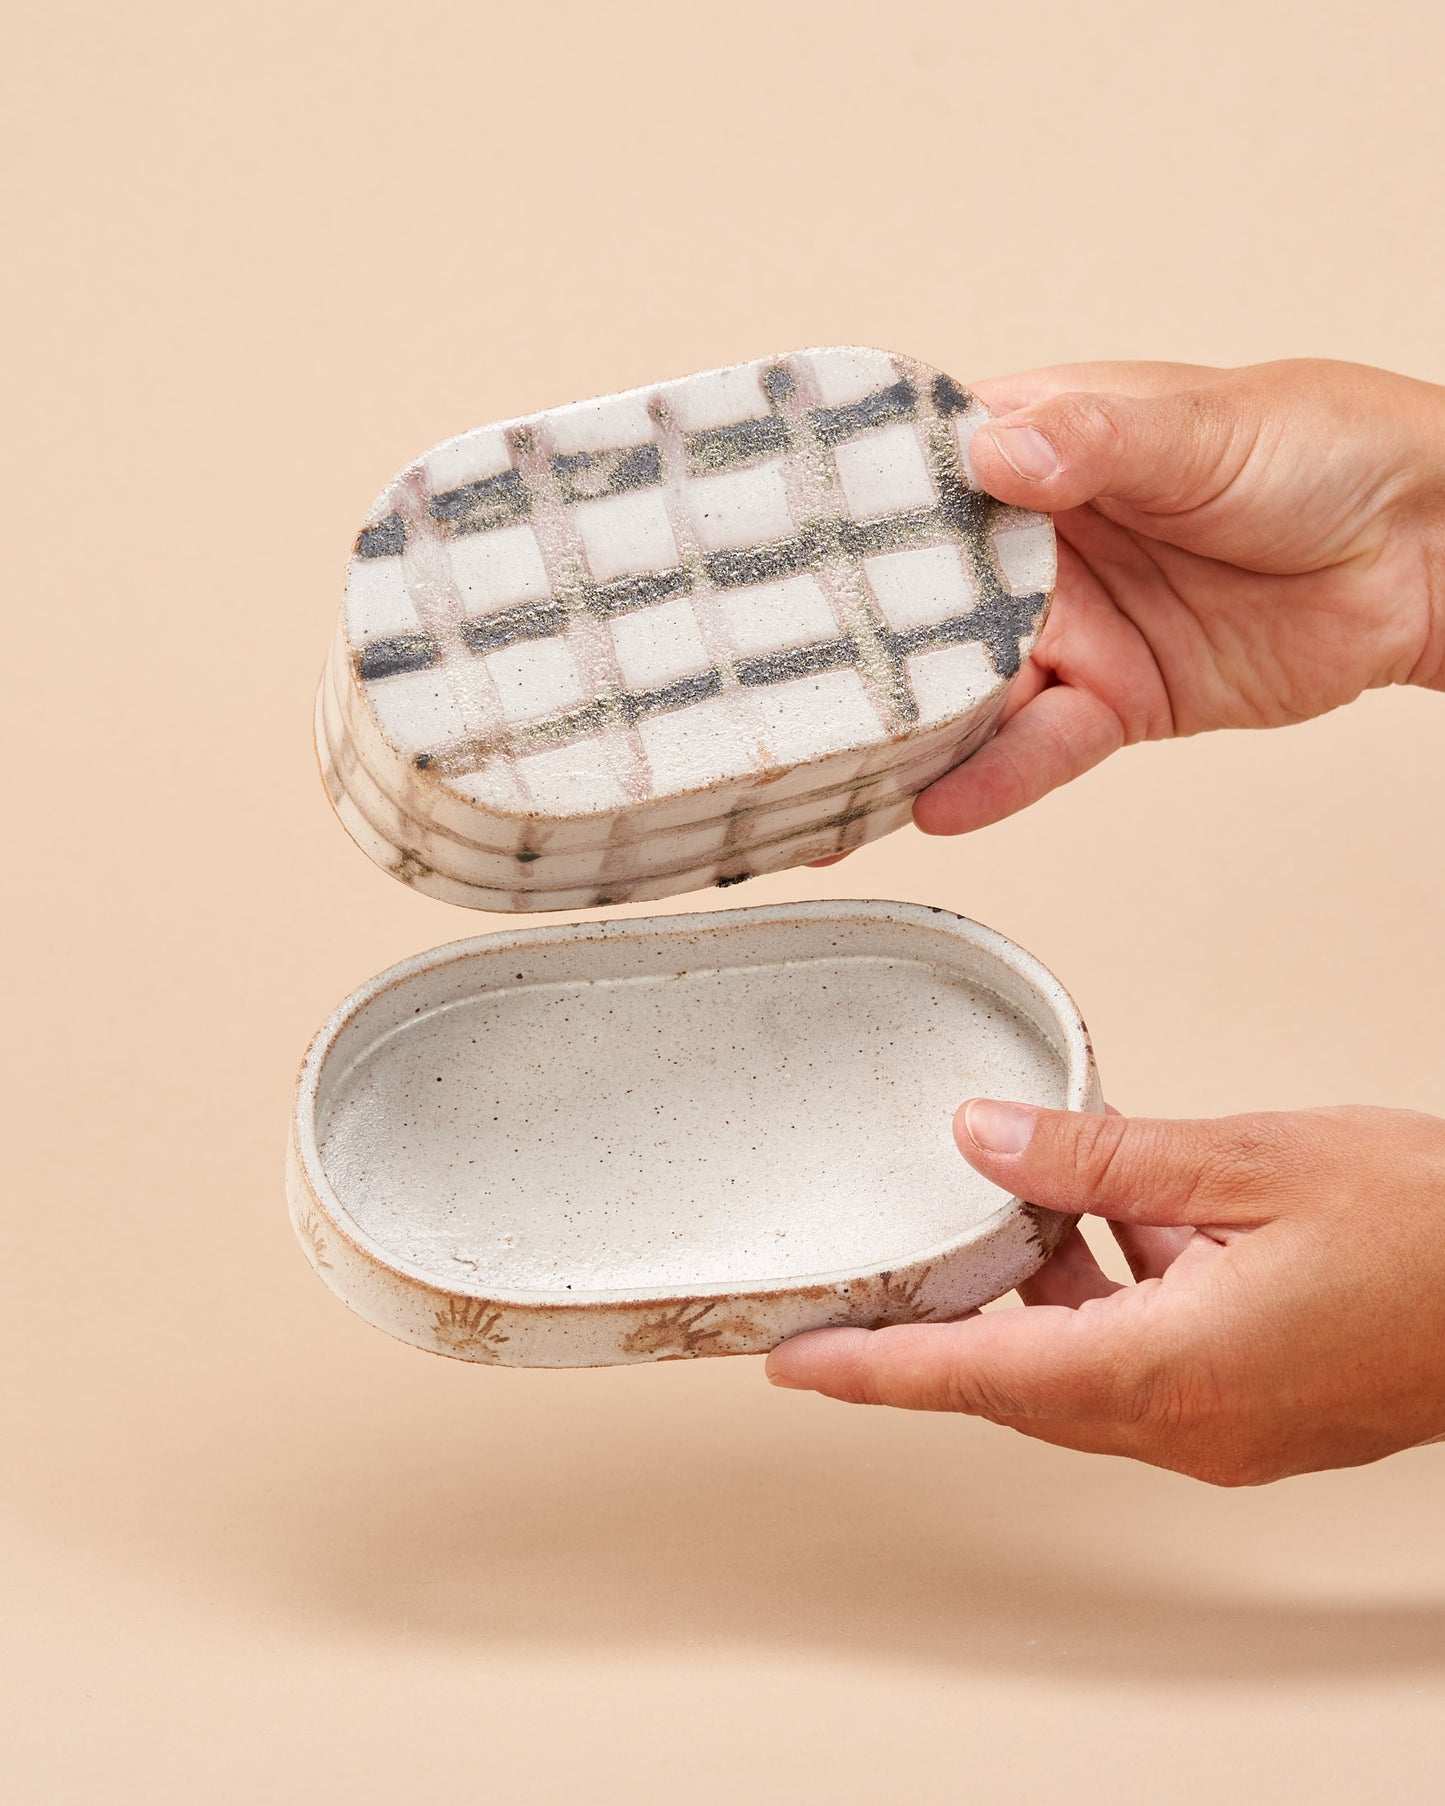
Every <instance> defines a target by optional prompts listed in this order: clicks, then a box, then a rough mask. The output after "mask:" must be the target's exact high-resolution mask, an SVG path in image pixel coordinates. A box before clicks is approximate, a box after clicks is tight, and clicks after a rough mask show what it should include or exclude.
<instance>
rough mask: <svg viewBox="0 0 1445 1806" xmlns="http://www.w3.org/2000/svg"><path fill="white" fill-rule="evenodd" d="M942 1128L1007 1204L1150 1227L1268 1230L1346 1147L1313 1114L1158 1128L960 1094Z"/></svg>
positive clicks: (1157, 1123) (1329, 1124)
mask: <svg viewBox="0 0 1445 1806" xmlns="http://www.w3.org/2000/svg"><path fill="white" fill-rule="evenodd" d="M953 1132H954V1139H955V1140H956V1141H957V1142H958V1147H959V1152H960V1153H961V1154H962V1155H963V1157H964V1159H965V1160H967V1161H968V1163H969V1165H970V1166H972V1167H975V1168H976V1169H977V1170H978V1171H979V1172H981V1173H982V1174H983V1175H984V1177H985V1178H988V1179H992V1180H993V1181H994V1183H995V1184H996V1185H1001V1186H1003V1187H1004V1188H1005V1189H1006V1190H1007V1191H1010V1192H1012V1193H1013V1194H1014V1196H1015V1197H1019V1198H1027V1199H1028V1200H1029V1201H1030V1202H1031V1203H1034V1204H1042V1205H1045V1206H1047V1207H1048V1208H1049V1209H1052V1210H1059V1211H1063V1212H1065V1213H1067V1214H1069V1215H1075V1216H1076V1215H1079V1214H1082V1213H1084V1212H1091V1213H1093V1214H1094V1215H1096V1216H1102V1217H1108V1218H1110V1219H1111V1220H1112V1221H1114V1222H1121V1223H1151V1224H1160V1225H1163V1224H1196V1225H1209V1224H1246V1223H1262V1222H1268V1221H1269V1220H1271V1219H1272V1218H1275V1217H1279V1216H1282V1215H1284V1214H1285V1213H1286V1212H1287V1211H1288V1210H1289V1209H1290V1208H1291V1207H1292V1206H1293V1205H1294V1204H1295V1203H1296V1202H1298V1201H1300V1200H1302V1199H1303V1198H1306V1197H1308V1196H1310V1195H1311V1187H1310V1176H1311V1174H1314V1175H1316V1176H1317V1175H1318V1173H1319V1172H1320V1169H1321V1167H1322V1165H1326V1164H1331V1165H1333V1164H1338V1162H1339V1159H1340V1156H1341V1153H1342V1152H1344V1151H1345V1149H1347V1148H1348V1147H1349V1145H1350V1144H1349V1142H1348V1140H1347V1141H1346V1142H1345V1144H1344V1147H1343V1148H1342V1147H1341V1146H1340V1145H1338V1144H1339V1141H1340V1127H1339V1125H1338V1124H1337V1123H1336V1122H1335V1121H1334V1113H1333V1112H1330V1111H1324V1110H1321V1111H1300V1112H1297V1113H1294V1114H1288V1115H1287V1114H1275V1115H1271V1114H1260V1115H1255V1116H1226V1117H1220V1118H1218V1119H1217V1120H1213V1121H1199V1122H1187V1121H1185V1122H1168V1121H1162V1120H1151V1119H1149V1118H1147V1117H1135V1118H1130V1117H1124V1116H1116V1115H1109V1116H1091V1115H1083V1114H1078V1113H1075V1112H1073V1111H1069V1110H1040V1109H1037V1108H1035V1107H1034V1106H1033V1105H1031V1104H1014V1103H1000V1102H996V1101H994V1100H992V1099H988V1098H971V1099H970V1100H969V1102H968V1103H966V1104H965V1105H964V1106H963V1108H962V1109H961V1110H960V1111H959V1112H958V1115H957V1116H956V1117H955V1118H954V1124H953Z"/></svg>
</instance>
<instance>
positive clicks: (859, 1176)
mask: <svg viewBox="0 0 1445 1806" xmlns="http://www.w3.org/2000/svg"><path fill="white" fill-rule="evenodd" d="M978 1093H983V1094H988V1095H992V1096H1002V1097H1013V1098H1022V1099H1026V1100H1029V1101H1032V1102H1037V1103H1042V1104H1048V1105H1054V1106H1060V1107H1067V1108H1070V1109H1076V1110H1078V1109H1097V1108H1099V1107H1100V1093H1099V1087H1098V1079H1097V1076H1096V1073H1095V1070H1094V1062H1093V1055H1092V1051H1091V1049H1090V1046H1089V1041H1088V1037H1087V1034H1086V1031H1085V1029H1084V1025H1083V1022H1082V1021H1081V1019H1080V1017H1079V1013H1078V1010H1077V1009H1076V1008H1075V1006H1074V1004H1073V1003H1072V1001H1071V1000H1070V998H1069V996H1068V995H1067V993H1066V992H1065V991H1064V990H1063V988H1062V987H1061V986H1060V985H1059V984H1058V982H1057V981H1056V980H1055V979H1054V978H1052V977H1051V976H1050V974H1049V973H1048V972H1047V971H1045V970H1044V968H1043V967H1042V966H1040V965H1039V964H1038V962H1037V961H1036V960H1034V959H1032V958H1030V956H1029V955H1028V954H1026V953H1024V952H1022V951H1021V950H1020V949H1019V948H1017V947H1015V946H1014V945H1013V944H1012V943H1011V942H1009V941H1006V940H1004V939H1003V937H1002V936H1001V935H997V934H994V933H993V932H992V931H991V930H989V929H987V928H981V927H979V926H978V925H977V924H976V923H973V922H967V921H964V920H962V919H961V918H960V917H958V916H954V915H949V914H947V913H946V912H944V911H942V910H935V909H927V908H923V907H920V906H917V905H914V904H902V903H798V904H792V905H788V906H784V907H781V908H773V909H744V910H729V911H725V912H722V913H719V914H712V915H689V916H673V917H664V918H658V919H653V920H644V921H624V922H604V923H597V922H594V923H588V924H585V925H578V926H564V927H554V928H539V929H532V930H524V931H520V932H516V933H508V934H496V935H487V936H484V937H482V938H481V939H477V940H470V941H460V942H457V943H455V944H454V945H452V946H448V947H440V948H437V949H436V950H435V951H433V952H430V953H424V954H420V955H418V956H417V957H416V958H414V959H410V960H407V961H404V962H403V963H402V964H401V965H399V966H394V967H393V968H392V969H391V970H390V971H389V972H384V973H382V974H381V975H380V976H379V977H377V978H374V979H373V980H372V981H371V982H370V983H369V984H367V985H364V986H363V987H362V988H361V989H360V990H359V991H357V992H356V993H355V994H354V995H353V996H352V997H350V998H348V999H347V1000H346V1002H345V1003H344V1004H342V1005H341V1007H340V1008H339V1009H338V1010H337V1011H336V1013H335V1014H334V1015H333V1016H332V1018H331V1020H330V1021H329V1022H328V1023H327V1024H326V1025H325V1027H324V1028H323V1029H322V1030H321V1032H320V1033H319V1034H318V1035H317V1037H316V1040H315V1041H314V1043H313V1044H312V1047H311V1050H310V1052H309V1053H308V1055H307V1057H306V1061H305V1064H304V1066H303V1068H302V1072H301V1078H300V1084H299V1087H298V1093H297V1102H296V1113H295V1118H294V1123H293V1129H292V1137H291V1147H290V1161H289V1176H288V1190H289V1196H290V1201H291V1210H292V1217H293V1220H294V1222H295V1225H296V1229H297V1233H298V1235H299V1236H300V1238H301V1242H302V1245H303V1247H304V1248H305V1250H306V1253H307V1255H308V1256H309V1258H310V1260H311V1262H312V1264H313V1265H314V1266H315V1267H316V1268H317V1270H318V1271H319V1272H320V1274H321V1276H322V1278H324V1279H325V1281H326V1283H327V1284H328V1285H329V1286H330V1287H331V1288H332V1289H333V1291H335V1292H336V1293H338V1294H339V1296H340V1297H341V1298H343V1299H344V1300H345V1301H346V1302H347V1303H348V1304H349V1305H350V1306H351V1307H352V1308H353V1309H354V1310H356V1311H357V1312H359V1313H360V1314H361V1316H363V1317H364V1318H366V1319H367V1321H368V1322H370V1323H373V1324H375V1325H377V1326H378V1327H379V1328H382V1329H386V1330H389V1331H390V1332H391V1333H392V1334H393V1335H396V1336H400V1337H401V1338H403V1339H404V1340H405V1341H408V1342H414V1343H416V1344H418V1345H419V1346H420V1347H423V1348H428V1349H432V1350H434V1351H435V1352H437V1353H439V1354H450V1355H456V1356H459V1357H460V1358H462V1359H464V1360H473V1361H490V1362H497V1363H502V1364H505V1365H516V1366H543V1367H567V1366H599V1365H604V1364H607V1363H611V1362H621V1361H647V1360H666V1359H674V1358H678V1357H683V1356H691V1355H713V1354H718V1355H721V1354H745V1353H752V1352H756V1351H759V1350H762V1349H766V1348H770V1347H772V1346H773V1345H774V1344H775V1343H777V1342H779V1341H781V1340H782V1339H783V1338H784V1337H785V1336H789V1335H792V1334H795V1333H796V1332H797V1331H799V1330H803V1329H809V1328H815V1327H818V1326H820V1325H824V1324H840V1323H852V1324H866V1325H876V1324H881V1323H899V1322H906V1321H914V1320H923V1319H944V1318H951V1317H957V1316H960V1315H961V1314H963V1313H964V1312H966V1311H968V1310H971V1309H973V1308H974V1307H976V1306H978V1305H981V1304H983V1303H986V1302H987V1301H988V1300H989V1299H992V1298H996V1297H999V1296H1000V1295H1001V1294H1003V1293H1004V1292H1007V1291H1009V1290H1010V1289H1011V1288H1012V1287H1013V1286H1015V1285H1017V1284H1018V1282H1019V1281H1020V1280H1021V1279H1023V1278H1025V1277H1026V1276H1027V1275H1028V1274H1030V1273H1032V1272H1033V1271H1034V1270H1035V1268H1036V1267H1038V1266H1039V1264H1040V1263H1041V1262H1042V1261H1043V1260H1044V1258H1045V1257H1046V1255H1047V1254H1048V1253H1049V1252H1050V1251H1051V1249H1052V1248H1053V1247H1054V1246H1055V1245H1056V1244H1057V1242H1058V1240H1059V1238H1060V1237H1061V1235H1062V1234H1063V1232H1064V1230H1065V1229H1066V1227H1067V1225H1068V1219H1067V1218H1064V1217H1060V1216H1058V1215H1056V1214H1054V1213H1053V1212H1050V1211H1046V1210H1041V1209H1038V1208H1036V1207H1034V1206H1032V1205H1030V1204H1025V1203H1021V1202H1019V1201H1018V1200H1017V1199H1014V1198H1010V1197H1008V1196H1007V1195H1006V1194H1005V1193H1003V1192H1001V1191H999V1190H998V1189H997V1188H996V1187H994V1186H992V1185H990V1184H989V1183H988V1182H987V1181H986V1180H984V1179H982V1178H981V1177H980V1176H979V1175H978V1174H977V1173H975V1172H974V1171H973V1170H972V1169H971V1168H970V1167H969V1166H968V1165H967V1164H966V1163H965V1162H964V1161H963V1160H961V1159H960V1158H959V1155H958V1153H957V1151H956V1149H955V1147H954V1145H953V1140H952V1135H951V1131H950V1122H951V1118H952V1115H953V1112H954V1110H955V1108H956V1107H957V1105H958V1104H959V1103H960V1102H961V1101H962V1100H963V1099H964V1098H965V1097H968V1096H970V1095H974V1094H978Z"/></svg>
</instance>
